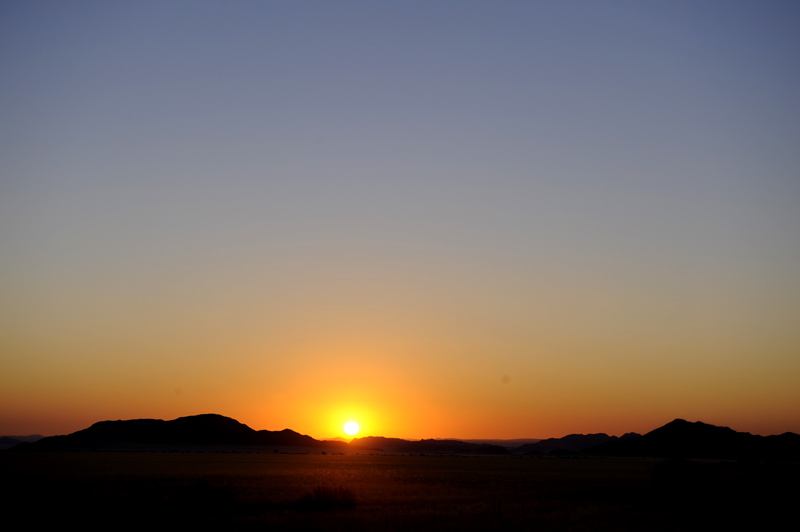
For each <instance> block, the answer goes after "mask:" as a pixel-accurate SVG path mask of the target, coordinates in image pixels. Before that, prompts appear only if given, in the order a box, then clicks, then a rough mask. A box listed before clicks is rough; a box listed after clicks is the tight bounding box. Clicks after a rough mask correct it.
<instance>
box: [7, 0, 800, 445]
mask: <svg viewBox="0 0 800 532" xmlns="http://www.w3.org/2000/svg"><path fill="white" fill-rule="evenodd" d="M799 96H800V3H798V2H795V1H761V0H759V1H748V2H742V1H727V0H726V1H695V0H692V1H676V0H668V1H654V2H639V1H630V2H620V1H608V2H588V1H587V2H579V1H569V2H556V1H552V2H550V1H522V0H514V1H499V2H472V1H436V2H429V1H403V2H399V1H398V2H368V1H363V2H349V1H342V2H311V1H309V2H304V1H291V2H290V1H286V2H172V1H154V2H148V1H136V2H124V3H123V2H102V1H97V2H86V1H75V2H56V1H54V2H44V1H33V2H23V1H10V2H3V3H2V4H0V434H28V433H42V434H64V433H68V432H72V431H75V430H79V429H82V428H85V427H86V426H88V425H90V424H91V423H93V422H95V421H99V420H103V419H129V418H142V417H152V418H162V419H173V418H175V417H179V416H183V415H192V414H200V413H206V412H215V413H219V414H223V415H227V416H231V417H234V418H236V419H238V420H239V421H241V422H243V423H246V424H248V425H250V426H251V427H253V428H256V429H269V430H280V429H283V428H287V427H288V428H292V429H293V430H296V431H298V432H302V433H305V434H310V435H312V436H314V437H318V438H324V437H331V436H343V433H342V425H343V424H344V422H345V421H347V420H349V419H355V420H356V421H358V422H359V423H360V424H361V426H362V433H361V434H360V435H369V434H372V435H384V436H397V437H406V438H423V437H424V438H430V437H461V438H518V437H540V438H545V437H557V436H563V435H565V434H568V433H572V432H584V433H586V432H607V433H609V434H622V433H624V432H628V431H637V432H646V431H649V430H652V429H654V428H656V427H658V426H660V425H662V424H664V423H666V422H668V421H670V420H672V419H674V418H676V417H681V418H685V419H689V420H692V421H696V420H702V421H705V422H708V423H713V424H717V425H727V426H731V427H732V428H734V429H736V430H743V431H750V432H755V433H760V434H772V433H780V432H784V431H793V432H800V385H799V383H800V97H799Z"/></svg>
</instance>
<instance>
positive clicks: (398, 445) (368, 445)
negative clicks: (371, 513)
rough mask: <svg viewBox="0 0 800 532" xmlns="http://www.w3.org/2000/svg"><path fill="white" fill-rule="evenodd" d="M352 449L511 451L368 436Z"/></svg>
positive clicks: (352, 444)
mask: <svg viewBox="0 0 800 532" xmlns="http://www.w3.org/2000/svg"><path fill="white" fill-rule="evenodd" d="M349 447H350V448H351V449H361V450H364V451H384V452H387V453H401V454H484V455H487V454H488V455H504V454H511V451H509V450H508V449H506V448H505V447H501V446H500V445H489V444H487V443H468V442H463V441H459V440H419V441H409V440H401V439H400V438H383V437H380V436H367V437H365V438H355V439H354V440H353V441H351V442H350V444H349Z"/></svg>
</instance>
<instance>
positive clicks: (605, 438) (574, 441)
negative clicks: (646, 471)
mask: <svg viewBox="0 0 800 532" xmlns="http://www.w3.org/2000/svg"><path fill="white" fill-rule="evenodd" d="M639 436H640V435H639V434H636V433H635V432H629V433H628V434H625V435H624V436H622V437H620V438H618V437H617V436H609V435H608V434H606V433H604V432H601V433H598V434H570V435H568V436H564V437H563V438H548V439H546V440H542V441H540V442H538V443H531V444H527V445H520V446H519V447H517V448H515V449H512V450H513V451H514V452H515V453H521V454H548V453H559V452H570V453H577V452H580V451H583V450H584V449H588V448H590V447H595V446H597V445H600V444H602V443H607V442H611V441H617V440H621V439H628V438H638V437H639Z"/></svg>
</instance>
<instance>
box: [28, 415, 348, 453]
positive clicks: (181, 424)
mask: <svg viewBox="0 0 800 532" xmlns="http://www.w3.org/2000/svg"><path fill="white" fill-rule="evenodd" d="M242 446H248V447H259V448H273V447H292V448H311V449H339V448H344V447H346V444H344V443H340V442H321V441H318V440H315V439H314V438H312V437H311V436H306V435H303V434H299V433H297V432H295V431H293V430H289V429H284V430H281V431H274V432H273V431H269V430H253V429H252V428H250V427H248V426H247V425H245V424H243V423H239V422H238V421H236V420H235V419H231V418H229V417H225V416H221V415H218V414H201V415H197V416H187V417H180V418H177V419H173V420H171V421H164V420H161V419H130V420H124V421H123V420H117V421H100V422H97V423H95V424H93V425H92V426H91V427H89V428H87V429H83V430H79V431H77V432H73V433H72V434H69V435H66V436H51V437H49V438H43V439H41V440H39V441H36V442H32V443H23V444H20V445H17V446H16V447H13V450H17V451H23V450H25V451H56V450H58V451H65V450H167V449H169V450H214V449H216V450H233V449H235V448H237V447H242Z"/></svg>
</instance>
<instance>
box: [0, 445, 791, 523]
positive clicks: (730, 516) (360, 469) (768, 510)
mask: <svg viewBox="0 0 800 532" xmlns="http://www.w3.org/2000/svg"><path fill="white" fill-rule="evenodd" d="M799 483H800V467H798V464H756V463H751V464H739V463H735V462H709V461H704V462H687V461H678V462H676V461H664V460H646V459H600V458H597V459H595V458H571V459H566V458H563V459H553V458H550V459H547V458H520V457H456V456H439V457H435V456H369V455H350V456H338V455H290V454H235V453H79V452H75V453H9V452H2V453H0V506H1V507H2V516H1V517H0V519H2V523H4V524H17V525H22V526H23V527H24V528H30V527H37V528H38V527H40V526H42V525H44V526H52V527H57V528H58V529H62V528H64V527H67V526H68V525H78V526H79V527H80V528H81V529H82V530H87V529H88V530H95V529H100V528H103V529H142V528H146V529H151V530H152V529H156V530H162V529H177V530H187V529H191V528H196V529H203V530H206V529H225V530H414V531H422V530H538V531H548V530H593V531H594V530H615V531H617V530H704V529H709V528H712V529H719V528H720V527H726V526H731V527H734V526H735V527H736V528H737V529H739V528H741V527H742V526H754V527H758V529H764V528H765V527H768V528H772V527H776V528H777V527H778V526H779V523H781V522H782V520H783V518H787V517H792V518H793V510H794V508H795V504H796V502H797V500H800V499H798V496H799V495H800V488H799V487H798V485H799ZM790 522H791V521H790Z"/></svg>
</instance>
